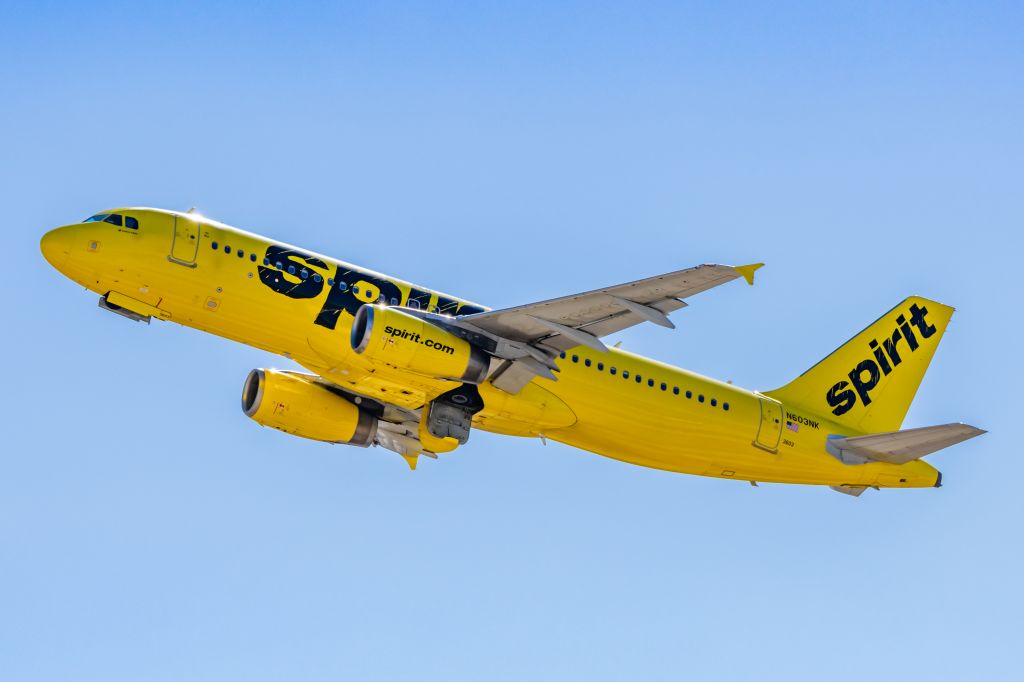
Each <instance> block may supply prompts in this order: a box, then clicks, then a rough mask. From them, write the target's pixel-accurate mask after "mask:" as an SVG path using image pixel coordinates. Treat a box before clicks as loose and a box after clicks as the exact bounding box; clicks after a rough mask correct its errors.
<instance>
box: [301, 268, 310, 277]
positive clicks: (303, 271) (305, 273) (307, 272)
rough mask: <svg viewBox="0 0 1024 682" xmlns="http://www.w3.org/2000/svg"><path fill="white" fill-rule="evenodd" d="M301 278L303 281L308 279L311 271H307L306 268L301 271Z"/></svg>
mask: <svg viewBox="0 0 1024 682" xmlns="http://www.w3.org/2000/svg"><path fill="white" fill-rule="evenodd" d="M299 277H301V278H302V279H308V278H309V270H307V269H306V268H302V270H300V271H299Z"/></svg>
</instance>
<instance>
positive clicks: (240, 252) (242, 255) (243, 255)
mask: <svg viewBox="0 0 1024 682" xmlns="http://www.w3.org/2000/svg"><path fill="white" fill-rule="evenodd" d="M236 253H238V257H239V258H245V251H242V250H241V249H239V250H238V251H237V252H236Z"/></svg>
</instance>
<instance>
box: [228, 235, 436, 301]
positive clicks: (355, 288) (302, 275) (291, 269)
mask: <svg viewBox="0 0 1024 682" xmlns="http://www.w3.org/2000/svg"><path fill="white" fill-rule="evenodd" d="M210 248H211V249H213V250H214V251H219V250H220V249H221V245H220V242H216V241H212V242H210ZM223 248H224V253H226V254H229V255H230V254H231V253H232V248H231V246H230V245H228V244H225V245H224V247H223ZM234 253H235V254H236V255H237V256H238V257H239V258H243V259H244V258H245V251H243V250H242V249H235V250H234ZM249 260H250V261H252V262H253V263H255V262H256V260H257V256H256V254H255V253H251V252H250V253H249ZM263 265H265V266H266V267H275V268H277V269H278V270H280V271H281V272H287V273H288V274H289V275H294V276H295V277H298V278H299V279H302V280H305V279H310V278H312V279H313V281H314V282H316V283H317V284H319V283H320V282H322V281H324V278H323V276H321V275H320V274H319V273H317V272H312V273H311V272H310V271H309V270H307V269H306V268H299V267H296V266H295V264H293V263H289V264H288V265H287V266H285V264H284V261H273V262H272V261H271V260H270V259H269V258H264V259H263ZM334 285H335V281H334V278H333V277H328V278H327V286H329V287H333V286H334ZM337 285H338V290H339V291H345V290H347V289H348V288H349V287H348V282H345V281H343V280H338V282H337ZM352 293H353V294H355V295H357V296H358V295H359V285H356V284H353V285H352ZM377 302H378V303H381V304H383V305H388V304H390V305H395V306H396V305H398V304H399V303H401V301H399V300H398V299H397V298H395V297H392V298H391V299H390V300H389V299H388V298H387V297H386V296H384V295H383V294H382V295H381V296H380V298H379V299H378V300H377ZM409 307H410V308H414V309H416V310H419V308H420V302H419V301H417V300H416V299H414V298H413V299H409ZM428 311H429V312H432V313H437V312H440V311H439V310H438V308H437V307H436V306H429V307H428Z"/></svg>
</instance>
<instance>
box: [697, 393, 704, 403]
mask: <svg viewBox="0 0 1024 682" xmlns="http://www.w3.org/2000/svg"><path fill="white" fill-rule="evenodd" d="M697 402H698V403H702V402H704V394H703V393H702V394H701V395H699V396H697Z"/></svg>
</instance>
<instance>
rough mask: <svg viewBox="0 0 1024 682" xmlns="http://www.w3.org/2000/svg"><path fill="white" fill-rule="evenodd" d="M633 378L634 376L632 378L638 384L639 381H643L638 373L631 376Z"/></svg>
mask: <svg viewBox="0 0 1024 682" xmlns="http://www.w3.org/2000/svg"><path fill="white" fill-rule="evenodd" d="M633 378H634V379H635V380H636V383H638V384H639V383H640V382H641V381H643V377H641V376H640V375H639V374H637V375H636V376H635V377H633Z"/></svg>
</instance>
